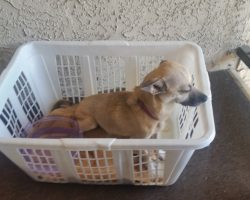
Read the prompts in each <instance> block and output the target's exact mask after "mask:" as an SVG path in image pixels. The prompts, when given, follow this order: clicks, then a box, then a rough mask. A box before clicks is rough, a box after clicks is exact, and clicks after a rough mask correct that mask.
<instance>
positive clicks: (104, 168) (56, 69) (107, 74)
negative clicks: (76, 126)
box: [0, 41, 215, 185]
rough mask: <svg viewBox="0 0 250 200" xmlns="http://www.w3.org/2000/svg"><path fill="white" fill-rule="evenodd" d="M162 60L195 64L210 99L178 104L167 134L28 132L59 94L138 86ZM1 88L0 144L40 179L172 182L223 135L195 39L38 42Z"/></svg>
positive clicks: (24, 50)
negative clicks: (35, 135) (54, 135)
mask: <svg viewBox="0 0 250 200" xmlns="http://www.w3.org/2000/svg"><path fill="white" fill-rule="evenodd" d="M162 59H168V60H173V61H176V62H179V63H181V64H183V65H184V66H185V67H187V68H188V70H189V71H190V72H191V73H192V76H193V84H194V85H195V86H196V87H198V88H199V89H201V90H202V91H203V92H204V93H206V95H207V96H208V97H209V98H208V101H207V102H206V103H204V104H202V105H201V106H199V107H197V108H192V107H183V106H181V105H176V108H175V111H174V114H173V116H172V118H171V119H170V121H169V122H168V126H167V127H166V129H165V131H164V132H163V133H162V134H161V138H159V139H114V138H108V139H30V138H23V137H25V135H23V129H24V127H25V126H26V125H27V124H28V123H29V122H34V121H36V120H37V119H39V118H41V117H42V116H44V115H46V114H47V113H48V112H49V111H50V109H51V107H52V105H53V104H54V103H55V102H56V101H57V100H59V99H62V98H67V99H70V100H72V101H74V102H79V101H80V100H81V99H83V98H84V97H85V96H88V95H92V94H96V93H104V92H114V91H122V90H132V89H133V87H134V86H135V85H138V84H140V82H141V81H142V79H143V77H144V76H145V74H147V73H148V72H149V71H151V70H152V69H153V68H154V67H156V66H157V65H158V64H159V62H160V61H161V60H162ZM0 94H1V98H0V149H1V151H2V152H3V153H4V154H5V155H6V156H7V157H8V158H9V159H10V160H12V161H13V162H14V163H15V164H16V165H18V166H19V167H20V168H21V169H22V170H23V171H25V172H26V173H27V174H28V175H30V176H31V177H32V178H34V179H35V180H37V181H46V182H56V183H66V182H78V183H88V184H89V183H94V184H124V183H125V184H128V183H131V184H137V185H170V184H173V183H174V182H175V181H176V180H177V179H178V177H179V175H180V174H181V172H182V171H183V169H184V168H185V166H186V164H187V162H188V161H189V159H190V157H191V156H192V154H193V152H194V151H195V150H196V149H200V148H203V147H206V146H208V145H209V144H210V143H211V142H212V140H213V139H214V136H215V127H214V119H213V113H212V104H211V91H210V83H209V78H208V74H207V71H206V67H205V63H204V58H203V53H202V50H201V48H200V47H199V46H197V45H196V44H194V43H191V42H124V41H95V42H47V41H46V42H45V41H40V42H30V43H27V44H25V45H23V46H21V47H20V48H19V49H18V50H17V51H16V53H15V55H14V56H13V58H12V60H11V61H10V63H9V65H8V67H7V68H6V69H5V70H4V71H3V73H2V75H1V77H0ZM197 167H198V166H197Z"/></svg>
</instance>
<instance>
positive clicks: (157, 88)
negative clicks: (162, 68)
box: [154, 85, 162, 91]
mask: <svg viewBox="0 0 250 200" xmlns="http://www.w3.org/2000/svg"><path fill="white" fill-rule="evenodd" d="M154 89H156V90H157V91H161V90H162V88H161V86H159V85H154Z"/></svg>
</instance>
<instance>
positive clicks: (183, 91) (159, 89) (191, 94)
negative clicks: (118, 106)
mask: <svg viewBox="0 0 250 200" xmlns="http://www.w3.org/2000/svg"><path fill="white" fill-rule="evenodd" d="M139 87H140V88H141V89H142V90H143V91H146V92H149V93H151V94H152V95H159V96H160V97H161V98H162V99H163V100H164V101H165V102H167V103H168V102H176V103H180V104H182V105H185V106H198V105H199V104H201V103H203V102H205V101H206V100H207V96H206V95H205V94H203V93H202V92H200V91H199V90H198V89H196V88H195V87H193V86H192V79H191V75H190V73H189V72H188V71H187V70H186V69H185V67H183V66H181V65H180V64H178V63H175V62H171V61H166V60H164V61H162V62H161V63H160V64H159V67H158V68H156V69H155V70H153V71H152V72H150V73H149V74H148V75H147V76H146V77H145V78H144V80H143V82H142V83H141V85H140V86H139Z"/></svg>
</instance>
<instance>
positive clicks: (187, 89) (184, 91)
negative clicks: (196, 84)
mask: <svg viewBox="0 0 250 200" xmlns="http://www.w3.org/2000/svg"><path fill="white" fill-rule="evenodd" d="M191 90H192V86H191V85H188V87H185V88H182V89H180V90H179V91H178V92H180V93H188V92H190V91H191Z"/></svg>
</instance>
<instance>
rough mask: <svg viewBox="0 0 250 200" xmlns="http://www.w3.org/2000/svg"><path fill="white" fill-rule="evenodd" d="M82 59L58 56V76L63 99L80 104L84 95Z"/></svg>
mask: <svg viewBox="0 0 250 200" xmlns="http://www.w3.org/2000/svg"><path fill="white" fill-rule="evenodd" d="M82 59H83V58H82V57H80V56H71V55H56V65H57V75H58V81H59V86H60V90H61V95H62V98H64V99H67V100H69V101H71V102H73V103H78V102H80V101H81V100H82V99H83V97H84V95H85V93H84V83H83V71H84V69H83V64H82V62H83V61H82Z"/></svg>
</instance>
